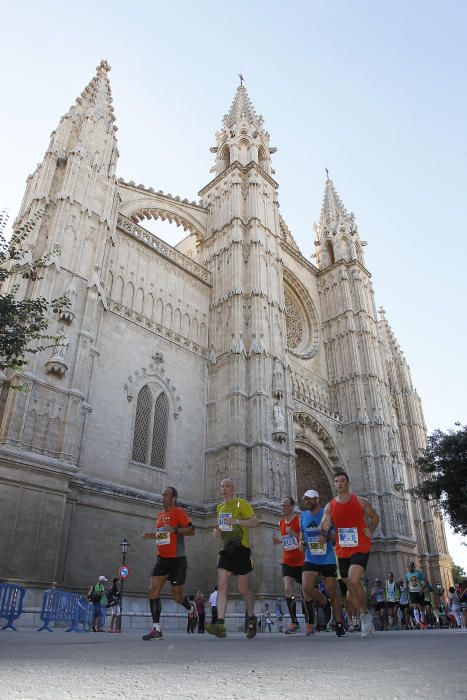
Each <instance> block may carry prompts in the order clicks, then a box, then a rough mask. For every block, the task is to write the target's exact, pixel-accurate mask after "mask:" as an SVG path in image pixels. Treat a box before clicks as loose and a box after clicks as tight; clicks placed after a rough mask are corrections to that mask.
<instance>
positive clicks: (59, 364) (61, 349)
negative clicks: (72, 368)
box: [45, 329, 70, 378]
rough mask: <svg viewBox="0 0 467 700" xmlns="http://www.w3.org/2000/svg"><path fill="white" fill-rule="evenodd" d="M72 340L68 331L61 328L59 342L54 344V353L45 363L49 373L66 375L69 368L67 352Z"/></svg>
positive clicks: (58, 336) (58, 375)
mask: <svg viewBox="0 0 467 700" xmlns="http://www.w3.org/2000/svg"><path fill="white" fill-rule="evenodd" d="M69 344H70V341H69V340H68V338H67V336H66V333H65V332H64V330H63V329H61V330H60V331H59V333H58V335H57V344H56V345H55V346H54V353H53V355H52V357H51V358H50V360H47V362H46V363H45V371H46V372H47V374H55V375H57V377H60V378H61V377H64V376H65V374H66V371H67V369H68V365H67V363H66V362H65V354H66V351H67V348H68V345H69Z"/></svg>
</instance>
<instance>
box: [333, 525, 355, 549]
mask: <svg viewBox="0 0 467 700" xmlns="http://www.w3.org/2000/svg"><path fill="white" fill-rule="evenodd" d="M337 534H338V537H339V545H340V546H341V547H357V546H358V530H357V528H356V527H340V528H338V530H337Z"/></svg>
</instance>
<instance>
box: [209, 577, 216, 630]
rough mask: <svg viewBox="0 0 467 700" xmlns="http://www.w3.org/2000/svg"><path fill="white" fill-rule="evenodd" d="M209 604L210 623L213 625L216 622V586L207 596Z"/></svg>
mask: <svg viewBox="0 0 467 700" xmlns="http://www.w3.org/2000/svg"><path fill="white" fill-rule="evenodd" d="M209 605H210V606H211V625H215V624H216V622H217V586H215V587H214V590H213V592H212V593H211V595H210V596H209Z"/></svg>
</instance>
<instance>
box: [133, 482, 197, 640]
mask: <svg viewBox="0 0 467 700" xmlns="http://www.w3.org/2000/svg"><path fill="white" fill-rule="evenodd" d="M177 495H178V494H177V489H175V488H174V487H173V486H168V487H167V488H166V489H164V491H163V492H162V506H163V510H161V511H160V512H159V513H158V514H157V517H156V531H155V532H145V533H144V535H143V539H145V540H148V539H151V540H156V542H157V546H156V553H157V561H156V564H155V566H154V569H153V571H152V574H151V584H150V587H149V605H150V608H151V615H152V622H153V625H152V629H151V631H150V632H149V633H148V634H145V635H143V639H144V640H146V641H149V640H152V639H162V631H161V626H160V617H161V610H162V605H161V598H160V595H161V590H162V588H163V586H164V584H165V582H166V581H170V583H171V584H172V595H173V597H174V599H175V600H176V601H177V603H180V605H183V607H184V608H185V609H186V610H188V612H189V613H195V614H196V605H195V604H194V603H190V601H189V600H188V598H187V597H186V596H184V595H183V584H184V583H185V580H186V569H187V565H186V556H185V537H189V536H190V535H194V534H195V528H194V527H193V525H192V524H191V521H190V518H189V517H188V515H187V513H186V511H185V510H183V508H179V507H178V506H176V505H175V503H176V499H177Z"/></svg>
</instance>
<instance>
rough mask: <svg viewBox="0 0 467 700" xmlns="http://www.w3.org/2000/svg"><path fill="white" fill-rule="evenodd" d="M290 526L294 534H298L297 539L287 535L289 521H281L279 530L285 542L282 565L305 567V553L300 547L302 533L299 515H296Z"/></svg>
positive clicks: (283, 519)
mask: <svg viewBox="0 0 467 700" xmlns="http://www.w3.org/2000/svg"><path fill="white" fill-rule="evenodd" d="M289 526H290V527H291V529H292V530H293V531H294V532H296V533H297V537H291V536H290V535H287V532H286V530H287V520H286V519H285V518H282V519H281V520H280V521H279V528H280V531H281V535H282V542H283V553H282V563H283V564H287V566H303V563H304V561H305V552H302V551H301V549H299V546H298V534H299V532H300V518H299V517H298V515H294V517H293V518H292V520H291V521H290V522H289Z"/></svg>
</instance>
